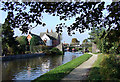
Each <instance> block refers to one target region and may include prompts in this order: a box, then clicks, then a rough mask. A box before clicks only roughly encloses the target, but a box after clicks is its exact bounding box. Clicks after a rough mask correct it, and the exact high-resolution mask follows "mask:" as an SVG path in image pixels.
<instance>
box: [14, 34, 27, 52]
mask: <svg viewBox="0 0 120 82" xmlns="http://www.w3.org/2000/svg"><path fill="white" fill-rule="evenodd" d="M16 40H17V41H18V42H19V51H20V53H25V51H28V49H29V42H28V40H27V37H26V36H20V37H17V38H16Z"/></svg>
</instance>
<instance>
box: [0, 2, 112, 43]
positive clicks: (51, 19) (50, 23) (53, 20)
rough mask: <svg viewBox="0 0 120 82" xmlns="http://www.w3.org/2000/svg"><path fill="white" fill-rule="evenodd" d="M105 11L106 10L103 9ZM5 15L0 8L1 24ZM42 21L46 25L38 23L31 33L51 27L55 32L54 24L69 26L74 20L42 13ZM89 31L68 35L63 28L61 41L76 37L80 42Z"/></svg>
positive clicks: (15, 31) (16, 33) (17, 34)
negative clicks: (64, 19) (60, 18)
mask: <svg viewBox="0 0 120 82" xmlns="http://www.w3.org/2000/svg"><path fill="white" fill-rule="evenodd" d="M106 2H107V4H110V2H111V1H110V0H107V1H106ZM105 13H107V12H106V11H105ZM6 17H7V13H6V12H3V11H1V10H0V23H2V24H3V23H4V21H5V18H6ZM42 21H43V22H45V23H46V26H45V27H42V26H41V25H38V26H37V27H35V28H34V29H32V30H31V32H32V33H33V34H36V35H40V32H46V30H47V29H48V30H49V32H50V31H51V29H52V30H53V31H54V32H55V31H56V29H55V26H56V25H57V24H60V23H63V22H65V23H66V25H68V26H69V25H71V24H72V23H74V22H75V17H73V18H71V19H70V20H68V21H63V20H62V21H60V20H59V17H58V16H51V15H48V14H43V20H42ZM89 32H90V31H88V30H86V31H85V32H84V33H81V34H80V33H79V32H75V34H74V35H72V36H69V35H68V33H67V30H66V29H63V32H62V42H65V43H71V40H72V38H77V39H78V40H79V41H80V43H82V41H83V40H84V39H87V38H88V37H89V34H88V33H89ZM21 35H23V34H22V32H21V31H20V30H19V29H14V36H21Z"/></svg>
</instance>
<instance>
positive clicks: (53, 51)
mask: <svg viewBox="0 0 120 82" xmlns="http://www.w3.org/2000/svg"><path fill="white" fill-rule="evenodd" d="M50 52H51V54H57V55H62V51H60V50H59V49H58V48H55V47H54V48H52V49H51V50H50Z"/></svg>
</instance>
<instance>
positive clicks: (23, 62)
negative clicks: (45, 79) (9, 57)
mask: <svg viewBox="0 0 120 82" xmlns="http://www.w3.org/2000/svg"><path fill="white" fill-rule="evenodd" d="M81 55H82V54H78V53H74V52H65V53H64V55H54V56H48V55H44V56H39V57H35V58H29V59H17V60H13V61H4V62H2V80H34V79H36V78H37V77H39V76H41V75H43V74H44V73H46V72H48V71H50V70H51V69H53V68H56V67H58V66H60V65H62V64H65V63H67V62H69V61H71V60H72V59H74V58H77V57H79V56H81Z"/></svg>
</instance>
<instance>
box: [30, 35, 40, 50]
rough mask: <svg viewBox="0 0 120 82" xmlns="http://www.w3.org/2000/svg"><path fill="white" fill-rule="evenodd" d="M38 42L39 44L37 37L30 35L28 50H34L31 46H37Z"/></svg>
mask: <svg viewBox="0 0 120 82" xmlns="http://www.w3.org/2000/svg"><path fill="white" fill-rule="evenodd" d="M39 44H40V42H39V38H38V37H36V36H32V38H31V40H30V51H31V52H34V50H33V47H34V46H37V45H39Z"/></svg>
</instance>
